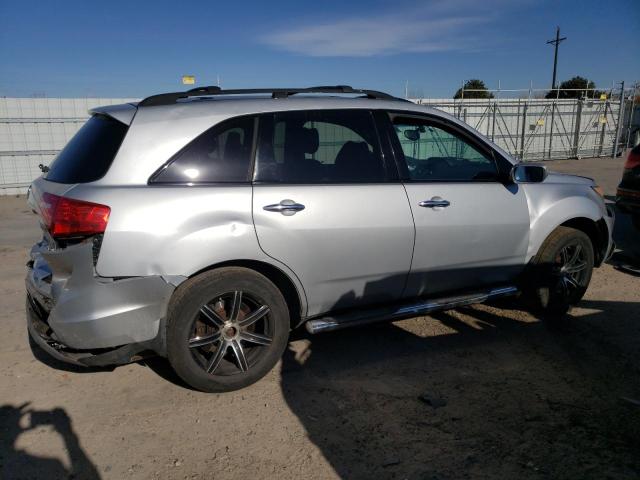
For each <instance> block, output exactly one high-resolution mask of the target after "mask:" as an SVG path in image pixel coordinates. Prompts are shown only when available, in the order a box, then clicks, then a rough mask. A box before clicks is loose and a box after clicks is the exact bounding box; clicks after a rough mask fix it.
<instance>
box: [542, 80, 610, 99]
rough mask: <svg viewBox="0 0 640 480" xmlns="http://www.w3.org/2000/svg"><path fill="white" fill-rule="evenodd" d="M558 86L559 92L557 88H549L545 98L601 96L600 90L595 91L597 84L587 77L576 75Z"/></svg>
mask: <svg viewBox="0 0 640 480" xmlns="http://www.w3.org/2000/svg"><path fill="white" fill-rule="evenodd" d="M558 88H559V89H560V91H559V92H557V91H556V90H549V91H548V92H547V94H546V95H545V98H556V96H557V98H583V97H587V96H589V97H594V96H595V97H596V98H598V97H599V96H600V93H601V92H599V91H597V90H596V91H594V90H593V89H595V88H596V84H595V83H593V82H592V81H591V80H589V79H586V78H584V77H581V76H579V75H578V76H575V77H573V78H571V79H569V80H565V81H564V82H562V83H561V84H560V85H559V86H558Z"/></svg>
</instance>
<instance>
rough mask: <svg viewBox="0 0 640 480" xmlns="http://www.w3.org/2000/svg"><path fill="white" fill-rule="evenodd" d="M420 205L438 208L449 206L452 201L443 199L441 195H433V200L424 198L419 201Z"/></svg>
mask: <svg viewBox="0 0 640 480" xmlns="http://www.w3.org/2000/svg"><path fill="white" fill-rule="evenodd" d="M418 205H420V206H421V207H426V208H438V207H441V208H442V207H448V206H449V205H451V203H450V202H449V200H443V199H442V198H440V197H433V198H432V199H431V200H423V201H421V202H420V203H418Z"/></svg>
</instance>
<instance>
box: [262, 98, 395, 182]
mask: <svg viewBox="0 0 640 480" xmlns="http://www.w3.org/2000/svg"><path fill="white" fill-rule="evenodd" d="M254 180H255V181H256V182H269V183H301V184H310V183H316V184H327V183H377V182H384V181H385V180H386V171H385V168H384V163H383V159H382V156H381V155H380V148H379V145H378V138H377V134H376V130H375V126H374V123H373V119H372V117H371V114H370V113H369V112H368V111H366V110H317V111H304V112H281V113H274V114H265V115H263V116H261V117H260V132H259V135H258V150H257V156H256V169H255V174H254Z"/></svg>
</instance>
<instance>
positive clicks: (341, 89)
mask: <svg viewBox="0 0 640 480" xmlns="http://www.w3.org/2000/svg"><path fill="white" fill-rule="evenodd" d="M299 93H333V94H336V93H337V94H362V95H364V96H365V97H366V98H372V99H377V100H399V101H405V100H404V99H402V98H397V97H394V96H393V95H389V94H388V93H384V92H378V91H376V90H363V89H360V88H353V87H350V86H348V85H325V86H319V87H306V88H245V89H231V90H223V89H221V88H220V87H216V86H209V87H198V88H192V89H191V90H187V91H186V92H170V93H160V94H158V95H152V96H150V97H147V98H145V99H144V100H141V101H140V103H138V106H139V107H150V106H157V105H171V104H173V103H176V102H177V101H178V100H182V99H185V98H190V97H203V96H211V95H251V94H270V95H271V98H287V97H290V96H291V95H296V94H299Z"/></svg>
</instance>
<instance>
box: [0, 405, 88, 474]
mask: <svg viewBox="0 0 640 480" xmlns="http://www.w3.org/2000/svg"><path fill="white" fill-rule="evenodd" d="M42 427H44V428H47V427H51V428H52V429H53V430H54V431H55V432H56V433H57V434H58V435H60V437H61V439H62V441H63V442H64V446H65V451H66V452H67V455H68V458H69V463H70V465H69V467H67V466H66V465H64V464H63V463H62V462H61V461H60V460H59V459H58V458H53V457H45V456H38V455H34V454H31V453H28V452H27V451H26V450H24V449H21V448H19V447H18V443H19V442H18V440H19V437H20V436H21V435H22V434H24V433H27V432H29V431H31V430H34V429H40V428H42ZM0 431H1V432H2V435H1V436H0V447H1V449H0V478H3V479H5V480H11V479H31V478H33V479H36V478H47V479H51V480H58V479H59V480H62V479H69V478H75V479H87V480H93V479H99V478H100V475H99V473H98V469H97V468H96V466H95V465H94V464H93V462H92V461H91V459H90V458H89V457H88V456H87V454H86V452H85V451H84V450H83V448H82V446H81V445H80V440H79V438H78V435H77V434H76V432H75V430H74V429H73V425H72V422H71V418H70V417H69V415H68V414H67V412H66V411H65V410H64V409H62V408H54V409H52V410H33V409H31V408H30V407H29V404H28V403H25V404H22V405H17V406H14V405H9V404H6V405H2V406H0Z"/></svg>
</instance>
